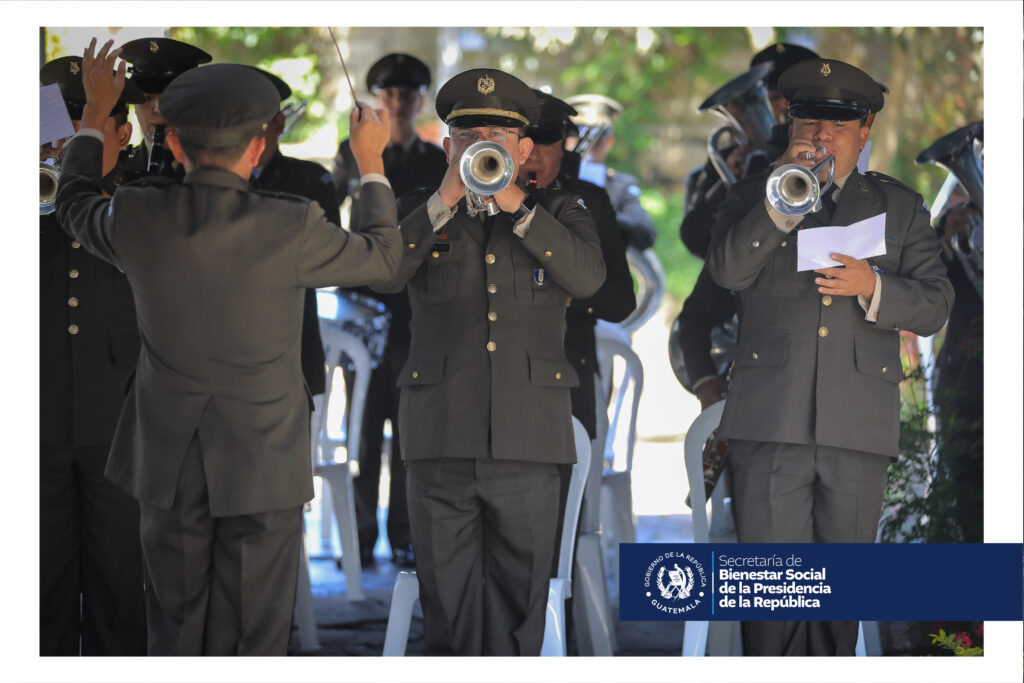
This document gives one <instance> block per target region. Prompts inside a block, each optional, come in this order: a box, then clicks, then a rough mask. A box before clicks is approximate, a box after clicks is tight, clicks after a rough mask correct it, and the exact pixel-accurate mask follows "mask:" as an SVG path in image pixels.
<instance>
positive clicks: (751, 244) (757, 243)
mask: <svg viewBox="0 0 1024 683" xmlns="http://www.w3.org/2000/svg"><path fill="white" fill-rule="evenodd" d="M750 246H752V247H753V248H754V249H757V248H758V247H759V246H761V242H760V240H754V241H753V242H751V243H750Z"/></svg>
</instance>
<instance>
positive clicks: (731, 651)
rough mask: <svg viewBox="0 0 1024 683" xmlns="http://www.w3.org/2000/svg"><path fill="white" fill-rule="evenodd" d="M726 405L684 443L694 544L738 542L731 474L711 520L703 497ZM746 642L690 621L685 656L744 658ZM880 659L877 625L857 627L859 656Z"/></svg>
mask: <svg viewBox="0 0 1024 683" xmlns="http://www.w3.org/2000/svg"><path fill="white" fill-rule="evenodd" d="M724 410H725V401H719V402H718V403H716V404H714V405H712V406H711V407H709V408H708V409H706V410H704V411H703V412H702V413H701V414H700V415H698V416H697V418H696V419H695V420H694V421H693V424H692V425H690V428H689V429H688V430H687V431H686V439H685V440H684V441H683V451H684V462H685V465H686V479H687V483H688V484H689V488H690V503H691V505H692V506H693V541H694V543H709V542H714V543H730V542H735V541H736V529H735V525H734V524H733V519H732V510H731V506H729V505H726V503H725V491H726V490H727V489H728V484H727V478H728V472H727V471H726V472H722V475H721V477H719V479H718V482H717V483H716V484H715V488H714V490H713V491H712V492H711V518H710V520H709V519H708V514H707V502H708V501H707V497H706V495H705V493H704V459H703V451H704V442H705V441H707V439H708V437H709V436H711V432H713V431H714V430H715V429H716V428H717V427H718V424H719V422H721V420H722V413H723V411H724ZM742 643H743V639H742V636H741V634H740V622H738V621H713V622H707V621H687V622H686V625H685V628H684V631H683V656H684V657H703V656H704V654H705V650H707V654H709V655H712V656H719V655H732V656H742V655H743V645H742ZM868 654H870V655H881V654H882V646H881V637H880V635H879V632H878V622H874V621H864V622H861V623H860V624H859V626H858V634H857V647H856V655H857V656H858V657H863V656H865V655H868Z"/></svg>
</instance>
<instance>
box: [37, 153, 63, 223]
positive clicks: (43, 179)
mask: <svg viewBox="0 0 1024 683" xmlns="http://www.w3.org/2000/svg"><path fill="white" fill-rule="evenodd" d="M59 182H60V157H57V158H55V159H54V161H53V165H52V166H51V165H50V164H47V163H45V162H43V161H40V162H39V215H40V216H46V215H48V214H51V213H53V211H54V202H55V200H56V199H57V184H58V183H59Z"/></svg>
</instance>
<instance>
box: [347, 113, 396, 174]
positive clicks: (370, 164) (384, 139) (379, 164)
mask: <svg viewBox="0 0 1024 683" xmlns="http://www.w3.org/2000/svg"><path fill="white" fill-rule="evenodd" d="M389 121H390V115H389V114H388V110H387V109H373V108H372V107H370V106H369V105H366V104H364V103H362V102H356V106H355V107H354V108H353V109H352V114H351V115H350V116H349V131H350V133H349V144H350V145H351V146H352V156H354V157H355V159H356V164H357V165H358V166H359V175H366V174H367V173H379V174H381V175H384V160H383V159H382V158H381V155H382V154H383V153H384V148H385V147H387V146H388V140H390V139H391V124H390V123H389Z"/></svg>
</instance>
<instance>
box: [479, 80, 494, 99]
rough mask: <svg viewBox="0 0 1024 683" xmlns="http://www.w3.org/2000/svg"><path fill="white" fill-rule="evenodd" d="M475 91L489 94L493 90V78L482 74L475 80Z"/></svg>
mask: <svg viewBox="0 0 1024 683" xmlns="http://www.w3.org/2000/svg"><path fill="white" fill-rule="evenodd" d="M476 91H477V92H478V93H480V94H481V95H490V94H491V93H492V92H494V79H493V78H491V77H490V76H487V75H484V76H481V77H480V78H478V79H477V81H476Z"/></svg>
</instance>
